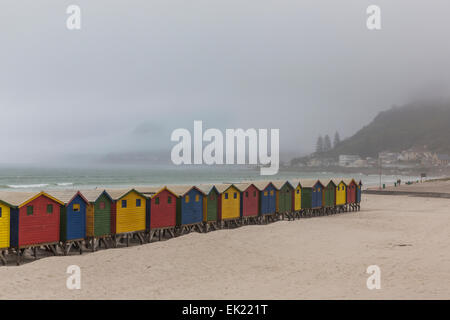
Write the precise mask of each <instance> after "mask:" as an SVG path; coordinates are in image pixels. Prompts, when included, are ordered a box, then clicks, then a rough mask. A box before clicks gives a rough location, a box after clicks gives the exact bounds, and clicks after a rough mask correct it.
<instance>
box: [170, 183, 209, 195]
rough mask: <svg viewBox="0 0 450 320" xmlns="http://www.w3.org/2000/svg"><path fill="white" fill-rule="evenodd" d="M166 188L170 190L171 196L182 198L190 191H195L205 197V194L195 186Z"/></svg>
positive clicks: (175, 185) (180, 185)
mask: <svg viewBox="0 0 450 320" xmlns="http://www.w3.org/2000/svg"><path fill="white" fill-rule="evenodd" d="M166 187H167V189H168V190H170V191H171V192H172V193H173V194H175V195H177V196H178V197H183V196H184V195H186V193H188V192H190V191H191V190H192V189H195V190H197V191H198V192H200V193H201V194H203V195H205V193H204V192H203V191H202V190H200V189H199V188H197V187H196V186H191V185H182V184H174V185H169V186H166Z"/></svg>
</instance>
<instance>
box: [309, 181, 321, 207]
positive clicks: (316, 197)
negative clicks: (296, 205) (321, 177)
mask: <svg viewBox="0 0 450 320" xmlns="http://www.w3.org/2000/svg"><path fill="white" fill-rule="evenodd" d="M322 193H323V186H322V184H320V183H316V184H315V185H314V187H313V190H312V202H311V206H312V208H321V207H322V197H323V196H322Z"/></svg>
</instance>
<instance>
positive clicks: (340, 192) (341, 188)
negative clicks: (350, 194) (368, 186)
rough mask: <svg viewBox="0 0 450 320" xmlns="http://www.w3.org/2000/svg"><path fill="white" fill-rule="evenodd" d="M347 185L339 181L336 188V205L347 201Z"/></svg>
mask: <svg viewBox="0 0 450 320" xmlns="http://www.w3.org/2000/svg"><path fill="white" fill-rule="evenodd" d="M346 189H347V186H346V185H345V183H343V182H341V183H339V184H338V186H337V188H336V205H338V206H341V205H344V204H345V203H346V202H347V196H346V195H347V190H346Z"/></svg>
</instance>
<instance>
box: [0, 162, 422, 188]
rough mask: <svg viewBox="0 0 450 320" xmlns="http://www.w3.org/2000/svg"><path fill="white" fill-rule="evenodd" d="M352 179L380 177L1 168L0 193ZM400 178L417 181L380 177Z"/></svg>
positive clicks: (200, 169)
mask: <svg viewBox="0 0 450 320" xmlns="http://www.w3.org/2000/svg"><path fill="white" fill-rule="evenodd" d="M330 178H355V179H358V180H361V181H362V183H363V186H365V187H367V186H376V185H379V184H380V175H367V174H363V173H353V174H348V173H346V174H344V173H332V172H325V171H318V172H302V170H301V169H300V168H299V169H298V170H294V169H289V170H283V169H280V171H279V173H278V174H276V175H273V176H262V175H260V170H259V168H255V167H245V166H242V167H240V166H233V165H232V166H227V165H223V166H194V165H191V166H175V165H153V166H113V167H108V166H104V167H78V168H77V167H32V166H30V167H23V166H21V167H14V166H6V167H5V166H3V167H0V190H2V191H40V190H55V189H71V190H86V189H98V188H128V187H137V186H164V185H169V184H192V185H195V184H201V183H237V182H241V181H249V180H292V179H323V180H325V179H330ZM398 179H401V180H402V181H403V182H406V181H417V180H420V177H418V176H402V175H382V176H381V183H382V184H386V185H392V184H393V183H394V182H395V181H397V180H398Z"/></svg>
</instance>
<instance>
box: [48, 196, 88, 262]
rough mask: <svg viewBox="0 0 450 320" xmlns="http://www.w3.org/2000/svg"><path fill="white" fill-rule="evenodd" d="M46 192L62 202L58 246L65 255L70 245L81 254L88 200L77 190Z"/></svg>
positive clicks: (84, 236)
mask: <svg viewBox="0 0 450 320" xmlns="http://www.w3.org/2000/svg"><path fill="white" fill-rule="evenodd" d="M48 194H50V195H51V196H52V197H54V198H56V199H58V200H61V201H62V202H63V203H64V206H63V207H62V210H61V217H60V246H61V248H62V250H63V252H64V254H65V255H67V254H68V253H69V252H70V250H71V249H72V247H74V248H75V249H77V250H78V251H79V252H80V254H82V253H83V242H84V239H85V238H86V210H87V207H88V205H89V201H88V200H87V199H86V198H85V197H84V196H83V194H82V193H81V192H79V191H73V190H65V191H49V192H48Z"/></svg>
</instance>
